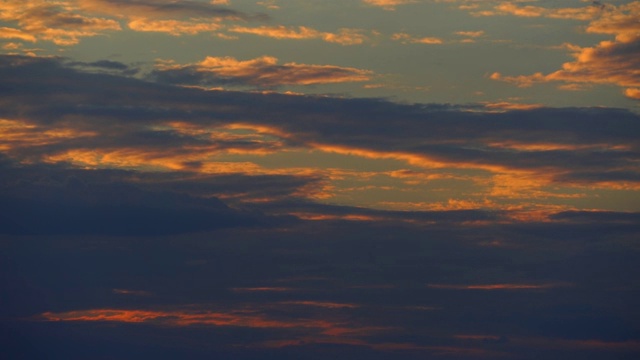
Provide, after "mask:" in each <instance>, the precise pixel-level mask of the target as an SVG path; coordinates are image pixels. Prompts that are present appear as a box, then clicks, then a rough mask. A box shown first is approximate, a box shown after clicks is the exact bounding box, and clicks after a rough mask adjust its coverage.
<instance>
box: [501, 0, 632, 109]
mask: <svg viewBox="0 0 640 360" xmlns="http://www.w3.org/2000/svg"><path fill="white" fill-rule="evenodd" d="M561 10H565V11H564V12H562V14H565V15H567V18H573V19H578V20H592V21H591V22H590V23H589V25H588V26H587V29H586V31H587V32H589V33H596V34H612V35H615V40H614V41H609V40H607V41H602V42H600V43H599V44H597V45H596V46H593V47H586V48H578V47H572V48H571V50H572V51H573V57H574V58H575V60H574V61H572V62H567V63H564V64H563V65H562V69H561V70H558V71H555V72H552V73H550V74H543V73H535V74H532V75H520V76H504V75H502V74H501V73H499V72H495V73H493V74H492V75H491V76H490V78H491V79H493V80H499V81H505V82H508V83H512V84H515V85H517V86H519V87H528V86H531V85H533V84H536V83H544V82H565V83H568V84H569V87H567V86H563V87H562V88H563V89H570V90H573V89H575V84H613V85H617V86H620V87H625V88H626V90H625V95H626V96H627V97H629V98H632V99H637V98H638V96H637V92H636V91H635V90H637V88H638V87H640V70H638V69H640V51H638V49H639V46H638V44H639V43H640V35H639V34H640V32H639V31H640V23H639V22H638V21H637V19H638V18H640V1H634V2H632V3H629V4H624V5H620V6H617V7H616V6H612V5H610V6H607V7H606V10H602V9H601V8H599V7H594V6H591V7H588V8H584V9H583V10H581V11H582V12H580V11H577V10H576V11H568V9H561ZM557 12H558V10H555V12H554V14H555V13H557ZM574 13H577V14H582V15H581V16H578V15H575V16H573V15H571V14H574ZM556 15H557V14H556ZM570 15H571V16H570ZM596 15H599V17H598V18H597V19H594V17H595V16H596ZM547 16H550V17H552V16H551V15H549V14H547ZM558 16H559V15H558Z"/></svg>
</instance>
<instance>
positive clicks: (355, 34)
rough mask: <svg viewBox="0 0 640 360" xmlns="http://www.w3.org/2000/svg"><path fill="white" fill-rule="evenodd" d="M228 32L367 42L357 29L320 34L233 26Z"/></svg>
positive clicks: (306, 30)
mask: <svg viewBox="0 0 640 360" xmlns="http://www.w3.org/2000/svg"><path fill="white" fill-rule="evenodd" d="M229 31H230V32H233V33H242V34H253V35H258V36H265V37H270V38H274V39H293V40H309V39H320V40H323V41H326V42H330V43H337V44H340V45H358V44H362V43H364V42H365V41H366V40H367V37H366V36H365V35H364V34H363V31H362V30H359V29H339V30H338V31H337V32H336V33H331V32H322V31H318V30H315V29H312V28H309V27H306V26H298V27H297V28H296V27H285V26H282V25H280V26H260V27H245V26H234V27H231V28H229Z"/></svg>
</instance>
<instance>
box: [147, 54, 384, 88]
mask: <svg viewBox="0 0 640 360" xmlns="http://www.w3.org/2000/svg"><path fill="white" fill-rule="evenodd" d="M156 69H157V71H158V72H159V73H160V74H162V73H165V74H171V73H173V74H176V75H178V76H179V75H180V74H181V72H188V73H189V74H191V75H193V74H195V75H197V74H200V75H202V76H204V77H207V76H208V77H209V78H207V79H208V80H209V81H212V82H215V81H216V79H218V81H223V80H224V82H232V83H233V82H236V83H238V84H250V85H259V86H278V85H313V84H330V83H343V82H360V81H367V80H370V79H371V78H372V76H373V72H371V71H369V70H362V69H356V68H350V67H340V66H334V65H308V64H298V63H294V62H291V63H285V64H283V65H279V64H278V59H277V58H275V57H272V56H261V57H258V58H255V59H250V60H237V59H235V58H233V57H214V56H208V57H207V58H205V59H204V60H203V61H201V62H199V63H195V64H187V65H177V64H173V63H172V62H163V63H158V64H157V65H156ZM207 79H205V78H203V80H202V81H207Z"/></svg>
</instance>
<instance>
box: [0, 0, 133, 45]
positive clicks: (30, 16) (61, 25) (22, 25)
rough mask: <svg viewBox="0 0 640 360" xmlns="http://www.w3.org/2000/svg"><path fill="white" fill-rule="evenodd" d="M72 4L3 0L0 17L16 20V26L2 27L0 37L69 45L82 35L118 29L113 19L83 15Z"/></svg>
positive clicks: (0, 18)
mask: <svg viewBox="0 0 640 360" xmlns="http://www.w3.org/2000/svg"><path fill="white" fill-rule="evenodd" d="M74 5H75V3H73V2H71V1H58V2H49V1H44V0H7V1H4V2H3V8H2V10H0V20H3V21H7V22H10V23H16V25H17V26H18V27H19V28H2V30H0V34H1V35H0V36H3V37H7V36H10V37H12V38H19V39H21V40H26V41H32V42H35V41H37V40H46V41H52V42H54V43H55V44H56V45H62V46H69V45H75V44H77V43H78V42H79V41H80V38H82V37H88V36H96V35H100V34H103V33H105V32H107V31H114V30H120V29H121V28H120V24H119V23H118V22H117V21H115V20H112V19H105V18H98V17H91V16H87V15H85V14H82V13H79V12H78V11H77V10H78V9H77V8H76V7H75V6H74Z"/></svg>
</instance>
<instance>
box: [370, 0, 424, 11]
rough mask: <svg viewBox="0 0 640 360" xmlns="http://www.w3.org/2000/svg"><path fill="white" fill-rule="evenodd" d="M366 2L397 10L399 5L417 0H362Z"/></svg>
mask: <svg viewBox="0 0 640 360" xmlns="http://www.w3.org/2000/svg"><path fill="white" fill-rule="evenodd" d="M362 1H363V2H364V3H365V4H368V5H371V6H379V7H381V8H383V9H385V10H395V9H396V6H398V5H405V4H413V3H415V2H417V1H416V0H362Z"/></svg>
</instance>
